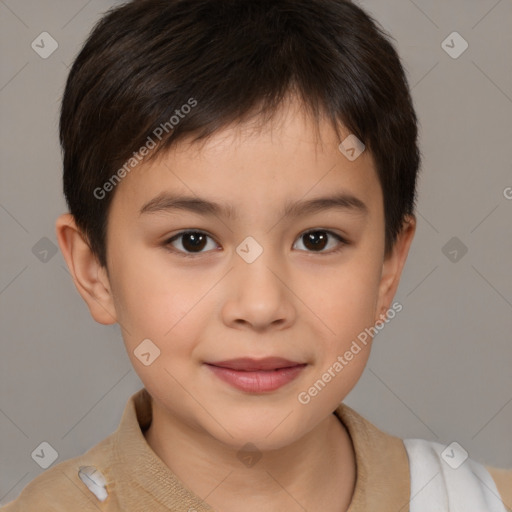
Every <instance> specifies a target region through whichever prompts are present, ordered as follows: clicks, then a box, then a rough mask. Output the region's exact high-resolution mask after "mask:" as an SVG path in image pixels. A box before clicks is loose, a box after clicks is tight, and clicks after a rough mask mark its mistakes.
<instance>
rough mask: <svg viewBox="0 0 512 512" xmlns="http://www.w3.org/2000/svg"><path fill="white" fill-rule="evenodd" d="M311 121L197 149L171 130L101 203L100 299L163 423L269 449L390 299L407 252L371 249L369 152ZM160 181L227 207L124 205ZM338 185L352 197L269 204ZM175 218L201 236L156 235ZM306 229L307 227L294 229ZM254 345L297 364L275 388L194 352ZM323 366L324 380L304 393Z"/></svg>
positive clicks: (376, 205)
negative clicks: (234, 380) (229, 374)
mask: <svg viewBox="0 0 512 512" xmlns="http://www.w3.org/2000/svg"><path fill="white" fill-rule="evenodd" d="M313 130H314V128H313V125H311V124H309V122H308V121H306V120H305V119H304V118H303V117H302V116H301V115H299V114H298V113H297V111H295V110H290V111H289V112H288V115H286V116H285V117H284V119H283V122H282V124H278V123H276V124H274V125H273V128H272V129H271V127H269V126H267V127H265V129H264V130H262V131H261V132H256V133H252V132H250V131H247V132H244V131H243V132H237V131H236V130H225V131H223V132H222V133H220V132H219V133H217V134H216V135H215V136H214V137H213V138H212V139H211V140H210V141H209V142H208V143H207V145H206V146H205V147H204V148H202V149H201V150H199V148H198V147H197V146H187V145H185V144H180V145H178V146H177V148H176V149H173V150H172V151H171V152H169V153H167V154H165V155H164V157H163V158H160V159H159V160H155V162H153V163H151V165H150V166H148V165H146V166H145V167H142V166H141V167H140V168H136V169H135V170H134V171H132V172H131V173H130V174H128V175H127V176H126V177H125V178H124V179H123V181H122V182H121V183H120V184H119V185H118V186H117V190H116V191H115V197H114V199H113V203H112V208H111V211H110V214H109V226H108V237H107V246H108V268H109V275H110V279H109V281H108V282H107V283H108V286H107V288H108V287H109V288H110V289H111V293H112V301H111V302H108V301H105V302H104V307H105V308H107V309H109V311H111V313H112V315H113V316H114V317H115V319H116V320H117V321H118V322H119V323H120V325H121V328H122V333H123V338H124V341H125V344H126V348H127V351H128V355H129V357H130V358H131V361H132V364H133V366H134V368H135V370H136V372H137V374H138V375H139V377H140V379H141V380H142V382H143V383H144V385H145V387H146V388H147V389H148V391H149V392H150V394H151V395H152V396H153V397H154V399H155V400H156V404H155V406H156V407H159V408H160V410H161V412H162V414H163V415H165V414H168V415H169V416H168V418H171V417H172V418H173V423H174V424H176V422H180V423H181V424H184V425H187V426H188V427H190V428H192V429H194V430H197V431H199V432H203V433H207V434H208V435H210V436H213V437H214V438H216V439H218V440H220V441H221V442H223V443H225V444H227V445H231V446H233V447H240V446H242V445H244V444H245V443H246V442H249V441H250V442H252V443H254V444H255V445H256V446H258V447H259V448H260V449H265V448H266V449H271V448H278V447H279V446H283V445H286V444H290V443H292V442H293V441H294V440H297V439H299V438H300V437H302V436H303V435H304V434H305V433H307V432H309V431H310V430H311V429H313V428H314V427H315V426H316V425H318V424H319V423H320V422H321V421H323V420H324V419H326V418H327V417H328V415H329V414H330V413H331V412H332V411H333V410H334V409H335V408H336V407H337V406H338V404H339V403H340V401H341V400H342V399H343V398H344V397H345V396H346V395H347V393H348V392H349V391H350V390H351V388H352V387H353V386H354V385H355V383H356V382H357V380H358V379H359V377H360V375H361V373H362V371H363V369H364V367H365V363H366V361H367V358H368V356H369V346H370V341H369V342H368V344H367V346H366V347H365V346H364V345H363V344H362V343H360V342H358V344H359V345H360V347H361V350H360V351H359V352H358V353H357V354H356V355H354V356H353V358H352V359H351V360H350V361H347V360H346V359H344V361H345V363H346V364H343V365H342V367H343V369H342V370H341V371H338V372H336V371H334V372H333V370H332V368H333V365H334V364H335V363H336V362H337V361H338V362H339V359H338V356H341V357H343V356H344V354H345V353H346V352H347V351H349V349H350V347H351V346H352V342H353V341H354V340H357V336H358V335H359V334H360V333H361V332H362V331H364V329H365V328H368V327H370V326H373V325H374V323H375V321H376V320H378V319H379V315H380V314H381V313H383V312H384V311H385V310H387V309H388V308H389V307H390V304H391V300H392V298H393V295H394V292H395V289H396V286H397V284H398V279H399V274H400V271H401V268H402V265H403V262H404V261H405V257H406V253H407V250H405V251H402V252H401V253H400V254H397V253H394V255H393V256H392V257H391V258H389V259H384V210H383V197H382V192H381V188H380V185H379V182H378V178H377V174H376V172H375V170H374V168H373V161H372V159H371V156H370V154H369V153H368V152H367V151H365V152H364V153H363V154H362V155H361V156H360V157H359V158H357V159H356V160H355V161H353V162H351V161H349V160H348V159H347V158H346V157H345V156H344V155H343V154H342V153H341V152H340V151H339V149H338V144H339V141H338V140H337V139H336V138H335V134H334V131H333V130H332V129H331V127H330V126H329V125H328V124H327V123H325V124H324V125H322V126H321V135H322V141H321V142H320V143H318V145H317V143H316V142H315V140H316V137H315V132H314V131H313ZM346 135H348V133H347V132H345V133H344V136H346ZM163 193H167V194H173V195H182V196H188V197H195V198H197V199H198V200H199V199H201V200H204V201H212V202H215V203H218V204H219V205H225V206H227V205H231V206H232V207H233V212H234V216H233V217H227V216H226V217H225V216H223V214H222V213H218V214H211V213H209V212H206V210H205V213H204V214H202V213H199V212H197V211H196V212H192V211H188V210H186V209H168V210H158V211H147V212H145V213H140V211H141V209H142V208H143V206H144V205H145V204H146V203H148V202H149V201H151V200H152V199H154V198H155V197H157V196H159V195H160V194H163ZM342 194H347V195H350V196H354V197H355V198H357V199H359V200H360V201H361V202H362V203H364V205H366V211H365V210H364V209H358V208H354V207H352V208H341V207H338V208H327V209H318V210H316V211H314V212H313V211H311V212H303V214H301V211H300V208H299V209H297V210H296V212H295V214H293V215H290V216H283V209H284V207H285V206H286V205H288V204H289V203H290V204H291V203H295V202H303V201H310V200H312V199H317V198H327V197H333V196H340V195H342ZM190 230H193V231H200V232H203V233H204V234H205V235H206V234H207V235H208V236H207V237H206V238H203V239H201V238H199V239H198V238H197V235H196V238H194V237H191V236H185V237H181V238H180V237H178V238H176V239H175V240H174V241H173V242H172V243H171V242H168V243H167V242H166V241H168V240H169V239H170V238H172V237H174V236H176V235H177V234H178V233H179V232H182V231H190ZM312 230H316V238H312V239H308V237H307V236H304V234H305V233H306V232H308V231H312ZM326 232H332V234H328V233H326ZM336 234H337V235H339V236H341V237H342V238H344V239H346V240H347V241H348V244H347V245H344V244H343V243H341V242H339V241H338V239H337V238H336ZM411 235H412V233H411ZM322 236H323V238H322ZM248 237H250V241H248V242H247V244H246V239H247V238H248ZM411 238H412V236H411ZM409 242H410V239H408V243H409ZM406 245H407V244H406ZM260 248H261V249H260ZM407 248H408V245H407V247H406V249H407ZM171 249H173V250H171ZM237 249H238V251H239V252H237ZM336 249H340V250H339V251H338V252H334V251H335V250H336ZM187 250H188V252H189V253H192V254H195V256H194V255H193V256H192V257H186V256H185V255H184V253H185V252H186V251H187ZM194 250H195V251H196V252H195V253H194ZM244 250H245V251H246V252H243V251H244ZM258 250H262V252H261V254H260V255H259V256H258V257H256V259H254V261H252V260H251V259H250V258H251V257H255V256H256V255H257V251H258ZM105 279H106V277H105ZM145 339H150V340H151V341H152V342H153V343H154V345H156V346H157V347H158V349H159V350H160V355H159V356H158V357H157V358H156V359H155V360H154V361H153V362H152V363H151V364H149V365H147V366H146V365H144V364H143V363H142V362H141V360H139V358H138V357H136V355H135V354H134V350H136V349H137V347H138V346H139V344H140V343H141V342H142V341H143V340H145ZM146 352H147V351H146ZM150 353H151V350H150ZM152 357H153V356H147V355H146V356H143V359H144V358H145V359H148V358H149V359H150V360H151V358H152ZM265 357H281V358H285V359H287V360H290V361H293V362H296V363H305V364H306V366H304V367H303V368H302V369H301V370H298V373H297V374H296V375H295V378H294V379H293V380H291V381H288V382H286V383H284V384H282V385H281V386H280V387H277V389H274V390H269V388H267V390H266V391H261V392H257V391H255V390H252V391H251V390H247V389H245V390H243V389H240V388H238V387H236V386H234V385H233V384H230V383H228V382H226V381H224V380H223V379H221V378H220V377H219V376H218V375H217V374H216V373H215V372H214V371H212V369H211V367H209V366H208V365H207V363H212V362H219V361H226V360H230V359H234V358H253V359H262V358H265ZM340 364H341V363H340ZM329 368H331V379H329V380H330V381H328V382H327V383H326V382H325V381H326V380H328V378H324V381H323V382H324V383H325V386H323V387H322V388H321V391H319V392H317V393H316V394H315V392H314V391H313V392H312V393H309V392H308V390H309V389H310V388H311V387H312V386H314V384H315V382H317V381H318V380H319V379H320V380H321V379H322V375H323V374H324V373H325V372H328V370H329ZM337 368H339V366H338V367H337ZM281 373H282V372H281ZM333 373H334V375H335V376H334V377H332V374H333ZM249 380H250V379H249ZM249 385H251V382H249ZM308 397H309V400H308Z"/></svg>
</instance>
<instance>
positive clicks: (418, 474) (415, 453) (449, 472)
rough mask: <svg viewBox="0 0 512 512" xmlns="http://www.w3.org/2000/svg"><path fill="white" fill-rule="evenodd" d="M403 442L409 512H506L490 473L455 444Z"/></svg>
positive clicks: (417, 440) (424, 441) (420, 440)
mask: <svg viewBox="0 0 512 512" xmlns="http://www.w3.org/2000/svg"><path fill="white" fill-rule="evenodd" d="M403 442H404V445H405V448H406V451H407V455H408V457H409V468H410V475H411V498H410V499H411V501H410V512H432V511H433V510H435V511H436V512H482V511H484V510H485V511H486V512H507V510H506V508H505V505H504V504H503V501H502V499H501V497H500V494H499V491H498V489H497V488H496V484H495V482H494V480H493V478H492V476H491V475H490V473H489V471H487V469H486V468H485V467H484V466H483V465H482V464H480V463H478V462H476V461H474V460H472V459H470V458H468V457H467V452H465V451H464V449H463V448H462V447H461V446H460V445H459V444H458V443H455V442H454V443H451V444H450V445H449V446H448V447H447V446H444V445H442V444H440V443H436V442H435V441H426V440H424V439H404V440H403Z"/></svg>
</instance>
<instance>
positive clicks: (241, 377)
mask: <svg viewBox="0 0 512 512" xmlns="http://www.w3.org/2000/svg"><path fill="white" fill-rule="evenodd" d="M206 364H207V366H208V368H210V369H211V370H212V371H213V373H214V374H215V375H216V376H217V377H219V378H220V379H221V380H223V381H224V382H227V383H228V384H231V385H232V386H233V387H235V388H237V389H240V390H242V391H247V392H249V393H261V392H265V391H275V390H276V389H279V388H280V387H282V386H284V385H285V384H288V383H289V382H291V381H292V380H293V379H295V378H296V377H297V376H298V375H299V373H300V372H301V371H302V370H303V369H304V367H305V366H307V364H306V363H298V362H296V361H289V360H288V359H283V358H281V357H267V358H264V359H251V358H247V357H244V358H239V359H230V360H229V361H217V362H214V363H206Z"/></svg>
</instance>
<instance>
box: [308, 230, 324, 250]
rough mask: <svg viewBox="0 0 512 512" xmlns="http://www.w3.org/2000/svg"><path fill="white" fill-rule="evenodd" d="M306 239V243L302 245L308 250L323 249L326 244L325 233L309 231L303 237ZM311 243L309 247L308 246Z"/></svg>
mask: <svg viewBox="0 0 512 512" xmlns="http://www.w3.org/2000/svg"><path fill="white" fill-rule="evenodd" d="M304 237H305V238H306V242H305V243H304V245H305V247H307V248H308V249H311V248H312V249H320V250H321V249H323V248H324V247H325V244H326V243H327V236H326V233H325V231H311V232H310V233H306V234H305V235H304ZM310 243H311V246H309V245H308V244H310Z"/></svg>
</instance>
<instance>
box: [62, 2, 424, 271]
mask: <svg viewBox="0 0 512 512" xmlns="http://www.w3.org/2000/svg"><path fill="white" fill-rule="evenodd" d="M390 38H391V36H389V35H388V34H387V33H386V32H385V31H384V30H383V29H382V28H381V27H380V26H379V25H378V24H377V22H376V21H375V20H374V19H373V18H372V17H371V16H370V15H369V14H368V13H366V12H364V11H363V10H362V9H361V8H360V7H358V6H356V5H354V4H353V3H351V2H348V1H344V0H137V1H132V2H129V3H126V4H124V5H121V6H119V7H116V8H113V9H111V10H110V11H108V12H107V13H106V15H105V16H104V17H103V18H102V19H101V20H100V21H99V22H98V23H97V25H96V26H95V27H94V29H93V31H92V32H91V34H90V36H89V38H88V39H87V41H86V42H85V44H84V46H83V48H82V50H81V51H80V53H79V55H78V56H77V58H76V59H75V61H74V63H73V67H72V69H71V71H70V73H69V77H68V80H67V83H66V88H65V91H64V96H63V100H62V109H61V117H60V140H61V145H62V149H63V158H64V173H63V181H64V194H65V196H66V201H67V204H68V207H69V211H70V213H72V214H73V216H74V217H75V220H76V223H77V225H78V227H79V228H80V229H81V231H82V232H83V233H84V234H85V236H86V239H87V241H88V243H89V245H90V247H91V249H92V250H93V252H94V254H95V255H96V257H97V258H98V261H99V262H100V263H101V264H102V265H103V266H105V267H106V261H107V259H106V254H107V247H106V232H107V221H108V212H109V205H110V204H111V200H112V197H113V194H114V193H115V189H114V186H109V185H108V183H111V184H112V185H115V183H114V181H113V179H112V178H115V177H116V176H117V178H121V177H122V176H124V175H125V174H126V172H129V170H130V169H129V167H128V166H127V164H126V163H127V162H128V161H129V160H130V158H134V152H136V151H137V150H139V148H141V147H143V146H144V145H145V144H147V143H148V141H149V140H150V139H151V140H153V142H154V143H155V145H156V147H155V149H153V150H152V151H151V152H150V154H149V155H148V157H147V158H154V157H155V156H156V155H157V154H159V153H161V151H163V150H165V149H168V148H169V147H170V146H171V144H174V143H176V142H177V141H178V140H180V139H183V138H184V136H191V137H192V138H193V140H195V141H199V140H206V139H207V137H208V136H209V135H212V134H214V133H215V132H216V131H217V130H219V129H220V128H223V127H226V126H228V125H230V124H233V123H235V124H236V123H241V122H242V121H243V120H244V119H247V118H248V116H249V115H252V116H254V115H257V116H258V117H260V118H261V119H263V120H264V122H266V120H268V119H271V118H272V114H273V113H275V112H276V111H277V110H278V107H279V106H280V105H281V104H282V102H283V101H284V100H285V99H286V98H288V97H289V95H290V94H292V93H293V94H295V95H297V96H298V97H299V98H300V99H301V103H302V104H303V106H304V108H305V109H306V110H307V111H308V112H309V113H311V114H313V116H314V118H315V119H316V120H317V121H318V120H319V119H320V117H321V116H326V117H327V119H329V120H330V121H331V122H332V124H333V127H334V129H335V130H336V132H337V133H338V135H339V130H338V127H339V123H341V124H342V125H344V126H345V127H346V129H348V130H349V132H350V133H353V134H354V135H356V136H357V137H358V138H359V139H360V140H361V141H362V142H363V143H364V144H365V145H366V148H367V150H368V151H370V153H371V155H372V157H373V160H374V162H375V166H376V171H377V174H378V177H379V181H380V184H381V187H382V191H383V197H384V217H385V223H386V228H385V231H386V232H385V239H386V254H389V251H390V250H391V249H392V247H393V244H394V242H395V241H396V236H397V234H398V233H399V232H400V230H401V228H402V225H403V221H404V220H405V217H406V216H408V215H414V209H415V201H416V176H417V172H418V169H419V166H420V151H419V148H418V146H417V132H418V130H417V119H416V114H415V111H414V108H413V104H412V99H411V97H410V92H409V88H408V83H407V79H406V76H405V72H404V69H403V67H402V65H401V62H400V58H399V56H398V54H397V52H396V50H395V49H394V46H393V44H392V43H391V42H390ZM185 105H190V106H193V108H189V107H187V108H185V107H184V106H185ZM177 111H179V112H177ZM179 113H181V114H183V115H179V120H178V114H179ZM171 118H174V121H171ZM176 120H178V122H176ZM158 127H165V129H162V128H161V129H160V132H161V133H160V132H158V133H160V137H158V138H157V137H155V129H157V130H158ZM156 143H157V144H156ZM121 168H124V173H123V172H122V171H121V172H120V170H121ZM105 185H106V186H105ZM98 190H102V192H101V193H99V192H98ZM107 191H108V192H109V193H106V192H107Z"/></svg>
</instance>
